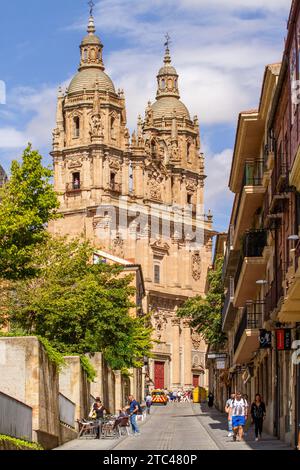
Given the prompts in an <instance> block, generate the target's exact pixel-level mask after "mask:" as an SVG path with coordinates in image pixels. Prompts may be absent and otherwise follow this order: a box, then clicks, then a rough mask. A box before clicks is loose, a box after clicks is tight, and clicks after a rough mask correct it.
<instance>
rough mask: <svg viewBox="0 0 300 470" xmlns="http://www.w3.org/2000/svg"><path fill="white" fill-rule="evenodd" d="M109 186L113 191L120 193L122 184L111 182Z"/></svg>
mask: <svg viewBox="0 0 300 470" xmlns="http://www.w3.org/2000/svg"><path fill="white" fill-rule="evenodd" d="M109 188H110V190H111V191H113V192H114V193H121V192H122V185H121V184H120V183H114V182H111V183H110V186H109Z"/></svg>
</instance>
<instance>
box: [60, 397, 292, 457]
mask: <svg viewBox="0 0 300 470" xmlns="http://www.w3.org/2000/svg"><path fill="white" fill-rule="evenodd" d="M139 425H140V429H141V435H140V436H138V437H134V436H129V437H125V438H122V440H120V439H119V440H116V439H103V440H78V439H77V440H75V441H72V442H68V443H67V444H65V445H64V446H61V447H59V448H58V450H110V449H114V450H116V451H119V450H234V449H237V450H252V449H263V450H289V449H290V448H289V447H287V446H286V445H285V444H284V443H282V442H281V441H278V440H277V439H275V438H274V437H272V436H268V435H266V434H263V438H262V440H261V441H259V442H255V440H254V434H253V429H252V427H251V428H250V430H249V432H248V434H247V436H246V439H245V442H233V441H232V439H231V438H229V437H227V434H228V431H227V420H226V416H225V414H222V413H220V412H219V411H217V410H216V409H209V408H208V407H207V406H206V405H201V406H200V405H199V404H192V403H176V404H171V403H169V404H168V406H166V407H152V409H151V415H150V417H148V418H147V420H146V421H145V422H144V423H142V424H141V423H139Z"/></svg>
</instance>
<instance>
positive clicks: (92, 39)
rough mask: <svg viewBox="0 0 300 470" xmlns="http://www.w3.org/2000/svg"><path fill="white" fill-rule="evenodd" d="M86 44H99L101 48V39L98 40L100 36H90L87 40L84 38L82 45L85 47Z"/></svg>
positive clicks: (86, 37)
mask: <svg viewBox="0 0 300 470" xmlns="http://www.w3.org/2000/svg"><path fill="white" fill-rule="evenodd" d="M86 44H97V45H99V46H100V45H102V44H101V41H100V38H98V36H96V35H95V34H88V35H87V36H85V38H83V40H82V42H81V45H82V46H85V45H86Z"/></svg>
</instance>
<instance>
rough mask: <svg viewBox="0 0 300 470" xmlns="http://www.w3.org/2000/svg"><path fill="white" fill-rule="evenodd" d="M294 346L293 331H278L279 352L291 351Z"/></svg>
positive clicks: (287, 329) (283, 329) (277, 344)
mask: <svg viewBox="0 0 300 470" xmlns="http://www.w3.org/2000/svg"><path fill="white" fill-rule="evenodd" d="M291 346H292V331H291V329H289V328H281V329H279V330H276V347H277V351H289V350H290V349H291Z"/></svg>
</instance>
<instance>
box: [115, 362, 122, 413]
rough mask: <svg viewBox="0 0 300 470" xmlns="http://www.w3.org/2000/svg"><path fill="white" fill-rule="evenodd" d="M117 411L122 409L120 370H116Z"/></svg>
mask: <svg viewBox="0 0 300 470" xmlns="http://www.w3.org/2000/svg"><path fill="white" fill-rule="evenodd" d="M114 374H115V412H118V410H121V409H122V375H121V371H120V370H115V371H114Z"/></svg>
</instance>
